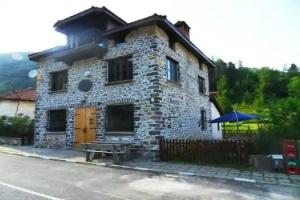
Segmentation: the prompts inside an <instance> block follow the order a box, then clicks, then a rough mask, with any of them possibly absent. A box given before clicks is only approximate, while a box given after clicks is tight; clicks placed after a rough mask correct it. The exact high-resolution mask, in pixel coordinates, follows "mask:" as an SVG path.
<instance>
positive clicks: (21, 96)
mask: <svg viewBox="0 0 300 200" xmlns="http://www.w3.org/2000/svg"><path fill="white" fill-rule="evenodd" d="M35 99H36V93H35V89H34V88H26V89H22V90H16V91H15V92H10V93H7V94H2V95H1V94H0V100H23V101H35Z"/></svg>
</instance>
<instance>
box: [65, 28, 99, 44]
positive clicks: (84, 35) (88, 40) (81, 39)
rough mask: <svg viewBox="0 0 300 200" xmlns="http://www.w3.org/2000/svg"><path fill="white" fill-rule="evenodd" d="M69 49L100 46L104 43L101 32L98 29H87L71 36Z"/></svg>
mask: <svg viewBox="0 0 300 200" xmlns="http://www.w3.org/2000/svg"><path fill="white" fill-rule="evenodd" d="M68 42H69V47H70V48H77V47H81V46H84V45H88V44H98V43H101V42H102V38H101V32H100V31H99V30H97V29H87V30H85V31H82V32H80V33H77V34H73V35H69V37H68Z"/></svg>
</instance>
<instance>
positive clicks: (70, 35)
mask: <svg viewBox="0 0 300 200" xmlns="http://www.w3.org/2000/svg"><path fill="white" fill-rule="evenodd" d="M54 27H55V29H56V31H58V32H60V33H63V34H65V35H66V36H67V44H66V45H65V46H61V47H55V48H52V49H48V50H45V51H42V52H38V53H33V54H31V55H29V58H30V60H32V61H35V62H37V63H38V76H37V101H36V113H35V116H36V123H35V136H34V143H35V145H36V146H42V147H48V148H66V149H70V148H74V147H75V148H76V147H77V146H78V145H79V144H80V143H84V142H92V141H95V140H98V141H104V140H105V141H110V140H114V141H129V142H134V143H137V144H142V146H143V147H146V148H148V147H149V148H152V149H153V148H157V142H158V139H159V138H161V137H165V138H204V137H212V132H211V125H210V123H209V121H210V118H211V117H210V116H211V114H210V103H209V95H208V68H210V67H214V64H213V62H212V61H211V60H210V59H209V58H208V57H207V56H205V54H203V53H202V52H201V51H200V50H199V49H198V48H197V47H196V46H195V45H194V44H193V43H192V42H191V41H190V39H189V30H190V27H189V26H188V25H187V24H186V23H185V22H184V21H179V22H177V23H176V24H172V23H171V22H170V21H169V20H168V19H167V18H166V16H161V15H157V14H154V15H152V16H150V17H146V18H143V19H140V20H137V21H134V22H131V23H126V22H125V21H124V20H123V19H121V18H120V17H118V16H116V15H115V14H114V13H112V12H111V11H109V10H108V9H106V8H105V7H103V8H97V7H91V8H90V9H87V10H85V11H83V12H80V13H78V14H75V15H73V16H71V17H68V18H66V19H63V20H60V21H58V22H57V23H55V25H54Z"/></svg>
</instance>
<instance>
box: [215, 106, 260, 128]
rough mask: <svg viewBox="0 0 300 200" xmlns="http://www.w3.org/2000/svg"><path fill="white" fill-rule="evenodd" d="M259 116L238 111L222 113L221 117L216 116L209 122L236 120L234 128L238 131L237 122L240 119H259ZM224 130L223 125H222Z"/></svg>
mask: <svg viewBox="0 0 300 200" xmlns="http://www.w3.org/2000/svg"><path fill="white" fill-rule="evenodd" d="M260 118H261V117H258V116H255V115H248V114H244V113H239V112H236V111H234V112H231V113H227V114H224V115H222V116H221V117H218V118H216V119H214V120H211V121H210V123H225V122H236V128H237V132H238V133H239V122H241V121H247V120H251V119H260ZM224 131H225V127H224Z"/></svg>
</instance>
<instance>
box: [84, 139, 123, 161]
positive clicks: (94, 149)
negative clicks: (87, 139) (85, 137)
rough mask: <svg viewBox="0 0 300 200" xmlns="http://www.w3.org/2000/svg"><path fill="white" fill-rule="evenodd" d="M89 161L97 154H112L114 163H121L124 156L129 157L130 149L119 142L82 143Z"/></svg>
mask: <svg viewBox="0 0 300 200" xmlns="http://www.w3.org/2000/svg"><path fill="white" fill-rule="evenodd" d="M81 147H82V150H83V151H84V152H85V159H86V161H87V162H92V161H93V159H94V157H95V155H96V154H101V156H103V154H111V155H112V157H113V162H114V163H118V164H119V163H121V162H122V160H123V159H124V157H126V159H128V157H129V149H128V148H125V147H124V145H123V144H117V143H88V144H82V145H81Z"/></svg>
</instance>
